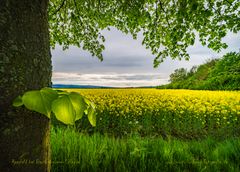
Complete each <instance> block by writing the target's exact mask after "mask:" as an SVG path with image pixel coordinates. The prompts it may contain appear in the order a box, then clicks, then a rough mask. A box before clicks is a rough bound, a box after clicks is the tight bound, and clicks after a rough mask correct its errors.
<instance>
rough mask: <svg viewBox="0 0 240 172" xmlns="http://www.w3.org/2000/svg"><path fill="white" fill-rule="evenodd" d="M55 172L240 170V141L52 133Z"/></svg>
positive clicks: (58, 129) (59, 129)
mask: <svg viewBox="0 0 240 172" xmlns="http://www.w3.org/2000/svg"><path fill="white" fill-rule="evenodd" d="M51 148H52V171H53V172H56V171H76V172H80V171H84V172H87V171H91V172H92V171H93V172H95V171H96V172H97V171H99V172H100V171H101V172H104V171H109V172H113V171H116V172H118V171H119V172H127V171H147V172H150V171H154V172H155V171H164V172H165V171H174V172H175V171H194V172H195V171H196V172H197V171H209V172H210V171H211V172H214V171H233V172H235V171H240V138H231V139H228V140H225V141H216V140H214V139H211V138H207V139H204V140H201V141H198V140H195V141H194V140H192V141H181V140H177V139H171V138H169V139H168V140H163V139H162V138H156V137H155V138H151V137H144V138H142V137H139V136H131V137H126V138H121V139H120V138H114V137H109V136H105V135H100V134H97V133H95V134H93V135H92V136H89V135H86V134H82V133H77V132H75V131H74V130H73V129H70V128H68V129H63V128H54V129H52V131H51Z"/></svg>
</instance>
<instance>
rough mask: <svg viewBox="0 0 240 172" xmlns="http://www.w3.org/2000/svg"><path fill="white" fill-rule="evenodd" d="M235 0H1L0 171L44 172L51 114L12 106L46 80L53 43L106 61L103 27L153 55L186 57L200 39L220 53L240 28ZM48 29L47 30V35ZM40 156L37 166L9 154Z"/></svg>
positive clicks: (160, 58) (46, 83)
mask: <svg viewBox="0 0 240 172" xmlns="http://www.w3.org/2000/svg"><path fill="white" fill-rule="evenodd" d="M239 6H240V2H239V0H192V1H187V0H98V1H94V0H81V1H80V0H1V1H0V64H1V65H0V90H1V94H0V138H1V139H0V171H46V170H49V169H50V165H49V164H50V163H49V162H50V161H49V156H50V153H49V120H48V119H46V118H44V117H42V116H39V114H37V113H32V112H29V111H27V110H25V109H21V110H16V109H14V108H13V107H12V101H13V99H14V98H15V97H16V96H17V95H19V94H22V93H23V92H25V91H27V90H32V89H40V88H42V87H46V86H51V74H52V72H51V71H52V65H51V55H50V45H51V46H52V47H54V46H55V45H56V44H59V45H62V46H63V48H64V49H66V48H68V46H69V45H76V46H78V47H82V48H83V49H85V50H88V51H89V52H91V53H92V55H93V56H97V57H98V58H99V59H100V60H102V59H103V57H102V51H103V49H104V45H103V42H104V41H105V38H104V36H103V35H102V34H101V30H102V29H106V28H109V27H110V26H113V27H116V28H117V29H119V30H121V31H123V32H124V33H130V34H132V36H133V37H134V38H136V37H137V33H139V32H142V33H143V36H144V39H143V42H142V43H143V44H144V45H145V46H146V48H149V49H151V51H152V53H153V54H154V55H155V56H156V58H155V60H154V66H155V67H157V66H158V65H159V64H160V63H161V62H162V61H163V60H164V59H165V58H166V57H167V56H170V57H172V58H173V59H174V58H179V59H181V58H185V59H188V58H189V55H188V53H187V50H186V49H187V47H188V46H190V45H193V44H194V42H195V37H196V36H195V35H196V34H198V35H199V38H200V42H201V43H202V44H203V45H207V46H208V47H209V48H211V49H213V50H216V51H220V50H221V49H222V48H226V47H227V45H226V44H225V43H222V42H221V39H222V38H223V37H225V36H226V33H227V32H228V31H231V32H234V33H237V32H239V30H240V22H239V15H240V14H239ZM49 33H50V34H49ZM19 158H22V159H28V160H30V161H31V160H36V159H39V160H40V161H41V162H45V163H39V164H23V165H17V164H16V163H15V164H14V163H13V162H14V161H13V160H14V159H16V160H19Z"/></svg>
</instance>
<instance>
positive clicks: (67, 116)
mask: <svg viewBox="0 0 240 172" xmlns="http://www.w3.org/2000/svg"><path fill="white" fill-rule="evenodd" d="M52 111H53V113H54V114H55V116H56V118H57V119H58V120H59V121H61V122H63V123H65V124H71V125H74V123H75V118H76V112H75V110H74V107H73V104H72V102H71V100H70V98H69V96H68V95H62V96H60V97H59V98H58V99H57V100H54V101H53V103H52Z"/></svg>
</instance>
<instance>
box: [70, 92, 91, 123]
mask: <svg viewBox="0 0 240 172" xmlns="http://www.w3.org/2000/svg"><path fill="white" fill-rule="evenodd" d="M69 98H70V100H71V103H72V105H73V107H74V110H75V113H76V119H75V121H76V120H79V119H81V118H82V116H83V114H84V111H85V110H86V109H87V104H86V103H85V101H84V98H83V96H81V95H80V94H79V93H76V92H71V93H70V94H69Z"/></svg>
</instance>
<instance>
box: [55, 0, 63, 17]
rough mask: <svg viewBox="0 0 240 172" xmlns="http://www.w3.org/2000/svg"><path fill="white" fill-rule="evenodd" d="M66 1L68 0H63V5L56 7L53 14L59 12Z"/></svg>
mask: <svg viewBox="0 0 240 172" xmlns="http://www.w3.org/2000/svg"><path fill="white" fill-rule="evenodd" d="M65 1H66V0H63V1H62V3H61V5H60V6H59V7H58V8H57V9H56V11H54V12H53V13H52V15H55V14H57V13H58V12H59V11H60V10H61V8H62V7H63V6H64V4H65Z"/></svg>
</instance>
